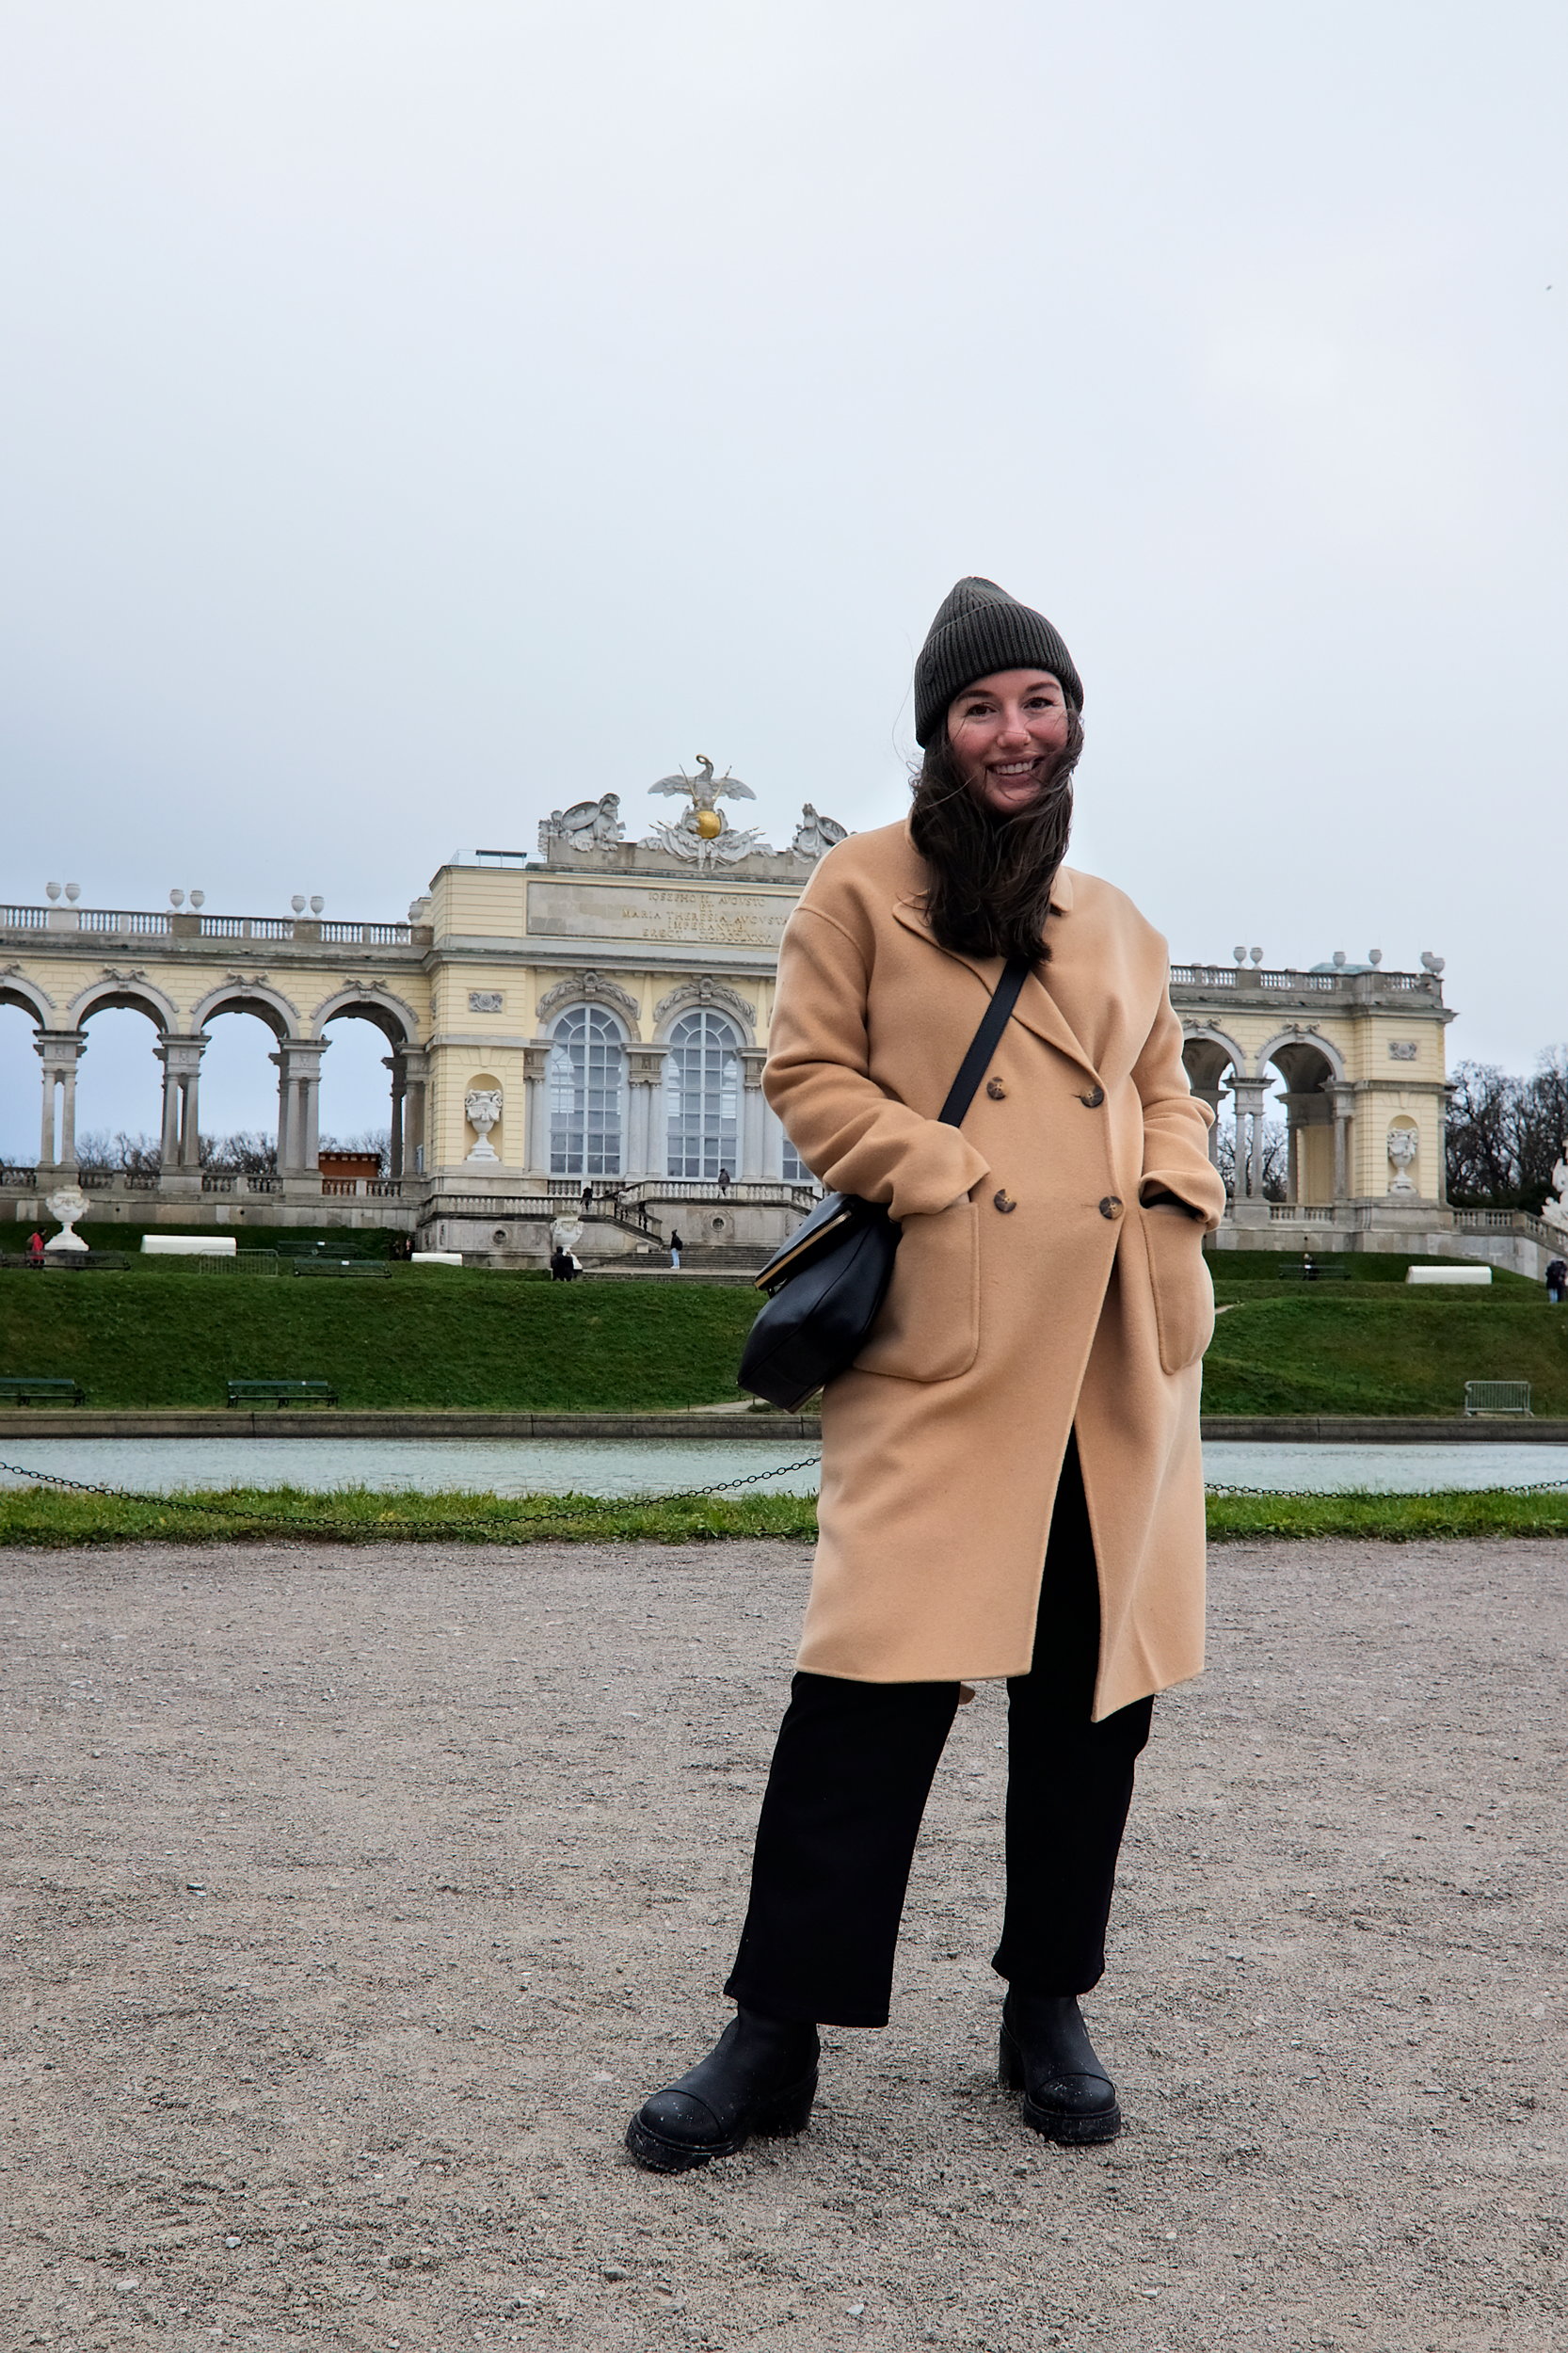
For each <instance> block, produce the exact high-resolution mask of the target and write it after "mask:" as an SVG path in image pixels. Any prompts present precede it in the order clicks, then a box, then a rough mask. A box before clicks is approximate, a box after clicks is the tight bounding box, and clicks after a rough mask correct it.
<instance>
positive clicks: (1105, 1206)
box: [1100, 1193, 1122, 1218]
mask: <svg viewBox="0 0 1568 2353" xmlns="http://www.w3.org/2000/svg"><path fill="white" fill-rule="evenodd" d="M1121 1213H1122V1205H1121V1203H1120V1202H1119V1201H1118V1200H1117V1198H1116V1196H1115V1194H1114V1193H1107V1194H1106V1196H1105V1199H1104V1200H1103V1201H1102V1202H1101V1203H1100V1215H1101V1217H1112V1218H1115V1217H1120V1216H1121Z"/></svg>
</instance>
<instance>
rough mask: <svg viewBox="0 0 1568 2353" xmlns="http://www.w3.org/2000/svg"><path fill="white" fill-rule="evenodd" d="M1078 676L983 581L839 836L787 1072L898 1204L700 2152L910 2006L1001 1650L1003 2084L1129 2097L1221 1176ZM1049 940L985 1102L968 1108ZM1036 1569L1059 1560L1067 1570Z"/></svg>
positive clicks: (940, 633)
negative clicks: (874, 818) (908, 741)
mask: <svg viewBox="0 0 1568 2353" xmlns="http://www.w3.org/2000/svg"><path fill="white" fill-rule="evenodd" d="M1082 704H1083V689H1082V686H1081V684H1080V680H1079V676H1078V672H1077V670H1076V669H1075V668H1074V666H1073V663H1072V659H1071V656H1070V655H1069V654H1068V652H1067V648H1066V647H1065V646H1064V644H1063V642H1062V639H1061V638H1060V636H1059V635H1058V634H1057V632H1056V631H1055V630H1054V629H1053V628H1052V627H1051V625H1050V623H1049V622H1048V620H1046V619H1045V617H1044V616H1043V615H1041V614H1039V613H1036V612H1033V611H1032V610H1031V609H1030V608H1029V607H1028V606H1026V605H1022V604H1019V603H1018V602H1017V601H1016V600H1015V599H1013V598H1012V597H1009V596H1008V595H1006V594H1005V592H1004V591H1003V590H1001V589H1000V588H998V587H996V586H995V585H994V584H993V583H991V582H990V581H985V580H973V579H971V580H964V581H960V582H959V584H958V585H957V586H956V587H955V588H954V590H953V591H952V595H951V596H950V597H949V598H948V600H947V601H946V603H945V604H944V605H943V606H942V608H941V610H940V611H939V612H938V614H937V616H936V620H935V621H934V622H933V624H932V628H931V632H930V635H929V636H928V637H927V639H926V642H925V645H924V647H923V648H922V649H921V652H920V659H919V662H918V664H917V665H916V671H915V713H916V732H917V735H918V736H919V739H920V744H921V745H922V746H923V748H924V753H925V758H924V763H923V765H922V767H921V769H920V775H919V777H918V779H917V782H916V788H915V800H914V808H913V809H912V811H911V814H910V818H909V821H908V823H907V824H895V825H887V826H883V827H882V828H880V829H879V830H877V831H875V832H872V833H865V834H857V835H854V836H852V837H851V838H850V839H849V840H846V841H843V842H841V843H840V844H839V845H838V846H837V847H836V848H834V849H833V850H831V851H830V852H829V853H828V855H827V856H825V857H824V859H823V860H822V862H821V864H820V865H819V866H818V867H817V869H816V872H814V874H813V875H812V878H811V881H810V883H809V884H808V888H807V889H806V891H805V893H804V894H803V896H802V898H801V901H800V903H799V905H798V907H797V908H796V910H795V912H794V914H793V916H792V918H791V920H790V923H789V925H788V927H787V929H786V931H785V935H784V942H783V947H782V950H781V952H780V957H779V973H778V1002H777V1008H776V1013H775V1016H774V1025H773V1033H772V1045H771V1049H770V1055H769V1061H768V1065H767V1071H766V1075H765V1080H764V1084H765V1086H766V1089H767V1094H768V1097H769V1100H770V1101H771V1102H772V1103H773V1104H774V1106H775V1108H776V1110H777V1112H778V1113H779V1116H780V1118H781V1119H782V1121H783V1123H784V1126H785V1128H786V1129H787V1131H788V1133H789V1135H790V1137H791V1140H792V1143H793V1144H794V1145H795V1148H796V1150H797V1151H798V1152H799V1153H800V1154H801V1157H802V1158H803V1159H804V1160H805V1161H806V1163H807V1165H808V1167H809V1168H810V1169H812V1170H813V1172H814V1173H815V1174H816V1175H817V1176H818V1177H820V1178H821V1179H822V1181H823V1183H824V1185H826V1186H828V1187H830V1188H833V1189H835V1190H838V1191H840V1192H845V1193H859V1194H861V1195H863V1196H865V1197H866V1198H868V1199H870V1200H873V1201H881V1202H886V1203H887V1204H888V1207H889V1208H890V1209H891V1210H892V1213H893V1216H894V1217H895V1218H896V1219H897V1220H898V1221H900V1223H901V1225H902V1228H903V1239H902V1241H901V1243H900V1246H899V1251H898V1257H897V1260H896V1265H895V1272H894V1275H893V1281H892V1287H891V1289H890V1290H889V1292H888V1300H887V1303H886V1305H885V1306H884V1308H883V1311H882V1313H881V1315H880V1317H879V1318H878V1321H877V1322H876V1324H875V1325H874V1327H873V1328H872V1333H871V1336H870V1338H869V1341H868V1344H867V1346H866V1348H865V1350H864V1352H863V1353H862V1354H861V1355H860V1356H859V1357H858V1358H857V1360H856V1364H855V1365H854V1366H853V1367H852V1368H851V1369H849V1370H848V1371H847V1372H844V1373H842V1374H840V1376H839V1378H838V1379H837V1380H835V1381H834V1382H833V1383H832V1384H831V1385H829V1387H828V1389H827V1390H826V1392H825V1394H824V1399H823V1480H822V1501H821V1508H820V1529H821V1536H820V1542H819V1544H818V1548H817V1555H816V1561H815V1567H814V1573H813V1577H812V1584H811V1595H810V1601H809V1604H808V1609H807V1614H806V1629H805V1635H804V1639H803V1641H802V1645H801V1652H800V1661H799V1666H800V1672H799V1673H797V1674H796V1677H795V1681H794V1686H793V1693H792V1700H791V1704H790V1707H789V1711H788V1713H787V1715H786V1717H785V1719H784V1723H783V1727H782V1729H781V1731H780V1733H779V1737H778V1745H777V1748H776V1752H775V1755H774V1761H773V1768H772V1771H771V1773H770V1776H769V1781H768V1787H767V1792H766V1795H765V1797H764V1799H763V1802H762V1812H761V1819H760V1824H759V1827H758V1835H757V1851H756V1857H755V1862H754V1865H753V1875H752V1889H751V1903H750V1908H749V1910H748V1913H747V1915H746V1920H745V1926H744V1930H743V1932H742V1936H741V1943H740V1950H739V1953H738V1955H737V1958H736V1961H735V1966H734V1969H733V1970H732V1972H731V1974H730V1977H729V1979H728V1984H727V1987H726V1992H727V1993H729V1994H730V1995H731V1996H732V1997H733V1998H734V2000H735V2002H736V2004H737V2006H738V2008H737V2014H736V2016H735V2018H734V2020H733V2021H732V2022H731V2024H730V2025H728V2027H727V2028H726V2030H725V2033H724V2035H723V2036H722V2037H721V2039H720V2041H719V2042H718V2044H717V2047H716V2048H715V2049H714V2050H713V2051H712V2052H711V2053H710V2054H709V2056H708V2057H706V2058H705V2059H703V2060H701V2061H700V2062H699V2063H698V2065H697V2066H696V2067H694V2068H693V2069H692V2070H691V2071H690V2072H689V2073H687V2074H685V2075H683V2076H682V2077H681V2078H680V2081H679V2082H678V2083H676V2084H673V2085H671V2086H670V2087H669V2088H668V2089H666V2090H664V2091H661V2092H657V2093H655V2094H654V2096H653V2097H652V2098H651V2099H650V2100H648V2101H647V2102H646V2103H645V2105H644V2106H643V2107H642V2109H641V2110H640V2111H639V2113H638V2114H637V2116H636V2117H634V2118H633V2120H632V2124H631V2126H630V2128H629V2130H628V2135H627V2141H628V2146H629V2147H630V2148H631V2150H632V2154H633V2155H634V2156H635V2157H636V2158H637V2159H638V2161H639V2163H641V2164H643V2165H646V2166H648V2167H650V2168H652V2169H657V2170H663V2171H679V2170H682V2169H685V2168H687V2167H689V2166H693V2165H700V2164H704V2163H706V2162H707V2161H708V2160H709V2159H710V2158H712V2157H715V2156H722V2155H727V2154H728V2153H731V2152H732V2151H734V2150H736V2149H738V2148H739V2147H740V2146H741V2145H742V2143H743V2142H744V2139H745V2138H746V2137H747V2136H748V2134H750V2133H754V2132H795V2131H799V2130H800V2129H801V2128H802V2127H803V2126H804V2124H805V2123H806V2121H807V2118H808V2115H809V2112H810V2107H811V2102H812V2098H813V2096H814V2094H815V2090H816V2082H817V2057H818V2044H817V2031H816V2030H817V2027H818V2025H822V2024H831V2025H843V2026H880V2025H886V2023H887V2018H888V1993H889V1987H890V1982H891V1977H892V1966H893V1954H894V1947H895V1945H896V1941H897V1935H898V1924H899V1916H900V1913H901V1911H902V1908H903V1903H904V1887H905V1883H906V1881H907V1878H908V1872H909V1864H910V1858H911V1855H912V1852H913V1849H914V1844H915V1839H916V1835H917V1833H918V1831H919V1828H920V1815H921V1812H922V1810H923V1807H924V1804H925V1800H926V1796H927V1793H928V1791H929V1788H930V1785H931V1781H932V1777H933V1775H934V1773H935V1771H936V1762H937V1759H938V1757H939V1755H940V1753H941V1750H942V1745H943V1742H944V1740H945V1739H946V1737H947V1734H948V1731H949V1729H950V1727H951V1725H952V1718H953V1714H954V1711H955V1709H956V1707H957V1705H958V1702H959V1698H960V1696H961V1686H962V1684H963V1683H965V1682H973V1681H976V1680H979V1679H984V1678H1001V1677H1005V1678H1006V1679H1007V1686H1008V1695H1009V1712H1008V1732H1009V1738H1008V1748H1009V1758H1008V1768H1009V1770H1008V1794H1007V1819H1006V1839H1007V1901H1006V1916H1005V1921H1004V1925H1003V1929H1002V1937H1001V1943H1000V1946H999V1948H998V1951H997V1954H996V1957H995V1962H994V1966H995V1968H996V1970H997V1972H998V1974H999V1975H1000V1977H1003V1978H1005V1979H1006V1980H1007V1984H1008V1991H1007V1995H1006V1999H1005V2002H1004V2005H1003V2009H1002V2018H1001V2072H1002V2080H1003V2082H1004V2084H1006V2085H1008V2086H1009V2087H1011V2088H1013V2089H1018V2090H1020V2091H1021V2092H1022V2094H1023V2114H1024V2117H1025V2119H1026V2121H1028V2122H1029V2123H1030V2124H1032V2126H1033V2127H1034V2128H1035V2130H1036V2131H1038V2132H1041V2133H1044V2134H1047V2135H1048V2137H1051V2138H1052V2139H1055V2140H1059V2141H1063V2142H1066V2143H1069V2144H1084V2143H1093V2142H1098V2141H1104V2140H1108V2139H1110V2138H1112V2137H1113V2136H1114V2134H1115V2133H1116V2132H1117V2130H1118V2129H1119V2125H1120V2115H1119V2111H1118V2108H1117V2105H1116V2097H1115V2093H1114V2090H1113V2089H1112V2084H1111V2081H1110V2078H1109V2077H1108V2075H1107V2074H1106V2072H1105V2070H1104V2068H1103V2067H1102V2066H1101V2064H1100V2062H1099V2059H1098V2058H1097V2057H1096V2053H1095V2050H1094V2047H1093V2045H1092V2043H1091V2042H1090V2040H1089V2036H1088V2032H1087V2030H1086V2028H1085V2026H1084V2024H1083V2020H1082V2017H1081V2015H1080V2010H1079V1996H1080V1994H1083V1993H1087V1992H1088V1991H1089V1990H1090V1988H1091V1987H1093V1986H1094V1985H1095V1984H1096V1982H1097V1981H1098V1979H1099V1977H1100V1975H1101V1973H1102V1971H1103V1969H1104V1965H1105V1956H1104V1938H1105V1927H1106V1920H1107V1917H1108V1914H1109V1911H1110V1905H1111V1895H1112V1884H1113V1881H1114V1874H1115V1865H1116V1856H1117V1851H1118V1849H1119V1846H1120V1841H1121V1835H1122V1831H1123V1828H1124V1826H1125V1823H1126V1818H1127V1811H1128V1802H1129V1801H1130V1798H1131V1792H1132V1777H1133V1768H1134V1763H1135V1760H1136V1758H1137V1756H1138V1754H1139V1753H1140V1751H1141V1750H1142V1748H1143V1747H1144V1742H1145V1740H1146V1739H1147V1737H1148V1730H1149V1721H1150V1712H1151V1708H1152V1705H1153V1695H1154V1694H1155V1693H1156V1692H1157V1691H1160V1690H1162V1689H1165V1688H1166V1687H1167V1686H1169V1685H1171V1684H1173V1683H1177V1682H1180V1681H1183V1680H1184V1679H1185V1678H1186V1677H1188V1676H1190V1675H1193V1674H1195V1673H1197V1672H1198V1670H1199V1668H1200V1666H1201V1664H1202V1650H1203V1549H1204V1505H1203V1474H1202V1465H1201V1461H1200V1454H1199V1439H1198V1397H1199V1384H1200V1379H1201V1359H1202V1355H1203V1351H1204V1349H1205V1347H1206V1346H1207V1345H1208V1337H1209V1334H1210V1332H1211V1330H1212V1328H1213V1293H1212V1290H1211V1289H1210V1286H1209V1281H1208V1270H1207V1268H1206V1267H1205V1265H1204V1262H1203V1251H1202V1236H1203V1230H1204V1228H1205V1226H1206V1225H1208V1226H1212V1225H1215V1224H1216V1223H1217V1222H1218V1220H1219V1217H1220V1213H1221V1209H1222V1208H1223V1205H1224V1193H1223V1189H1222V1186H1221V1182H1220V1178H1219V1177H1218V1175H1217V1174H1216V1172H1215V1170H1214V1168H1213V1167H1212V1166H1211V1164H1210V1162H1209V1160H1208V1149H1207V1131H1208V1126H1209V1124H1210V1119H1209V1113H1208V1111H1207V1109H1206V1108H1205V1107H1204V1106H1203V1105H1202V1104H1200V1103H1198V1102H1196V1101H1195V1100H1194V1099H1193V1097H1192V1095H1191V1093H1190V1092H1189V1089H1188V1083H1187V1075H1186V1072H1185V1070H1184V1068H1183V1065H1182V1060H1181V1031H1180V1026H1179V1024H1178V1022H1177V1020H1176V1015H1175V1014H1174V1012H1173V1011H1172V1009H1171V1002H1170V997H1169V994H1168V988H1167V978H1168V967H1167V962H1166V952H1165V944H1164V942H1163V940H1162V939H1161V938H1160V936H1159V935H1158V933H1156V932H1155V931H1154V930H1153V929H1152V928H1151V926H1150V925H1149V924H1148V923H1146V922H1145V921H1144V918H1143V917H1142V916H1141V915H1140V914H1139V913H1138V911H1137V910H1136V908H1135V907H1133V905H1132V904H1131V903H1130V902H1129V901H1128V899H1126V898H1125V897H1124V896H1123V895H1122V893H1121V892H1120V891H1118V890H1115V889H1113V888H1112V886H1111V885H1110V884H1109V883H1104V882H1100V881H1098V880H1097V879H1096V878H1095V877H1094V876H1092V875H1087V874H1080V873H1074V872H1070V871H1069V870H1068V869H1067V868H1065V867H1064V865H1063V864H1062V857H1063V853H1064V850H1065V847H1066V841H1067V832H1068V825H1069V821H1070V817H1071V811H1072V785H1071V778H1072V772H1073V768H1074V766H1075V764H1076V762H1077V760H1078V756H1079V752H1080V748H1081V744H1082V727H1081V723H1080V712H1081V710H1082ZM1014 953H1020V954H1022V955H1024V956H1026V957H1028V958H1029V959H1030V960H1031V963H1032V970H1031V972H1030V975H1029V977H1028V979H1027V980H1026V981H1025V982H1024V984H1023V988H1022V991H1021V993H1020V995H1019V997H1018V1000H1017V1005H1016V1010H1015V1012H1014V1014H1013V1016H1012V1018H1011V1019H1010V1021H1009V1023H1008V1025H1007V1028H1006V1030H1005V1032H1004V1033H1003V1036H1002V1040H1001V1043H1000V1046H999V1048H997V1051H996V1054H995V1055H994V1057H993V1059H992V1062H991V1064H990V1068H989V1071H988V1073H987V1076H986V1079H985V1080H984V1084H983V1085H982V1087H981V1088H980V1090H979V1092H978V1093H977V1095H976V1096H975V1099H974V1102H973V1104H972V1106H971V1108H970V1110H969V1112H968V1114H967V1116H966V1118H965V1121H964V1124H963V1127H962V1128H952V1127H946V1126H943V1125H942V1124H940V1123H939V1121H938V1120H937V1118H936V1112H937V1111H938V1109H939V1108H940V1105H941V1103H942V1100H943V1098H944V1096H945V1095H946V1093H947V1089H948V1086H949V1083H950V1081H951V1080H952V1077H953V1074H954V1072H955V1071H956V1070H957V1068H958V1065H959V1064H960V1062H961V1061H962V1060H963V1057H964V1053H965V1050H966V1048H968V1043H969V1040H970V1038H971V1037H972V1035H973V1033H974V1032H975V1030H976V1028H977V1026H978V1024H979V1021H980V1017H981V1015H982V1014H983V1012H984V1006H985V1000H986V995H987V993H988V991H990V990H991V989H992V988H993V987H994V986H995V984H996V982H997V980H998V978H999V975H1000V971H1001V969H1002V966H1003V962H1004V960H1005V959H1006V958H1007V957H1008V956H1009V955H1011V954H1014ZM1042 1562H1043V1563H1044V1567H1043V1569H1042Z"/></svg>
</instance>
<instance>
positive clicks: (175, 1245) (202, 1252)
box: [141, 1234, 239, 1258]
mask: <svg viewBox="0 0 1568 2353" xmlns="http://www.w3.org/2000/svg"><path fill="white" fill-rule="evenodd" d="M141 1246H142V1248H143V1249H144V1250H145V1251H146V1253H147V1255H148V1257H150V1258H232V1257H233V1255H234V1253H235V1251H236V1250H238V1248H239V1243H238V1241H236V1240H235V1238H234V1236H233V1235H232V1234H143V1236H142V1238H141Z"/></svg>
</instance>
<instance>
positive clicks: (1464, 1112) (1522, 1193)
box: [1447, 1046, 1568, 1209]
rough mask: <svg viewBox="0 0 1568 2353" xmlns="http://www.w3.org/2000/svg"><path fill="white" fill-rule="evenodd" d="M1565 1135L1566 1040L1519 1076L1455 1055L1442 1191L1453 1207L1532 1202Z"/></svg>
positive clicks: (1542, 1193) (1543, 1190)
mask: <svg viewBox="0 0 1568 2353" xmlns="http://www.w3.org/2000/svg"><path fill="white" fill-rule="evenodd" d="M1565 1142H1568V1047H1562V1046H1558V1047H1553V1048H1549V1049H1548V1050H1547V1051H1546V1052H1545V1053H1544V1054H1543V1055H1542V1056H1541V1058H1540V1060H1539V1061H1538V1063H1537V1064H1536V1067H1535V1071H1534V1075H1533V1076H1532V1077H1530V1078H1528V1079H1521V1078H1518V1077H1516V1076H1514V1074H1513V1073H1512V1072H1511V1071H1506V1070H1499V1069H1498V1068H1497V1066H1496V1064H1493V1063H1473V1062H1462V1063H1461V1064H1459V1066H1458V1068H1457V1069H1456V1070H1455V1072H1454V1074H1453V1078H1452V1080H1451V1081H1450V1085H1449V1109H1448V1131H1447V1159H1448V1198H1449V1200H1450V1201H1451V1202H1452V1203H1453V1204H1454V1206H1455V1208H1456V1209H1539V1208H1540V1207H1541V1204H1542V1202H1543V1201H1544V1199H1545V1198H1546V1195H1547V1194H1548V1193H1550V1192H1551V1189H1552V1169H1553V1167H1554V1165H1555V1164H1556V1162H1557V1160H1559V1159H1560V1156H1561V1154H1562V1150H1563V1146H1564V1143H1565Z"/></svg>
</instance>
